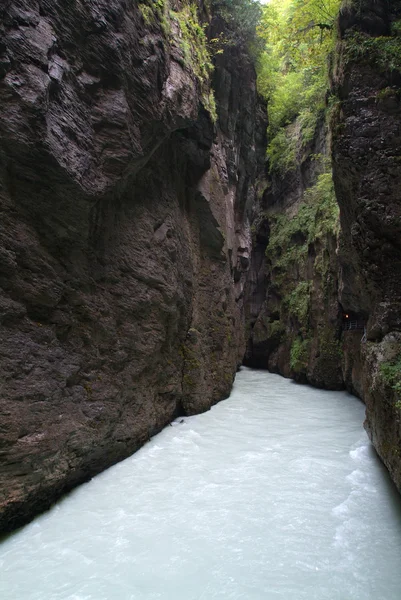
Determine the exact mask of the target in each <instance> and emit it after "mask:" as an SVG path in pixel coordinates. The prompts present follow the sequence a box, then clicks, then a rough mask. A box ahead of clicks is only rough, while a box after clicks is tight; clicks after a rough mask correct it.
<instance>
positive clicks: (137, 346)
mask: <svg viewBox="0 0 401 600" xmlns="http://www.w3.org/2000/svg"><path fill="white" fill-rule="evenodd" d="M174 8H176V9H177V10H178V9H179V8H180V5H179V3H177V5H176V6H175V7H174ZM201 8H202V7H200V9H201ZM0 23H1V25H0V113H1V114H0V140H1V143H0V207H1V214H2V218H1V224H0V330H1V332H0V357H1V358H0V381H1V400H0V402H1V417H0V435H1V438H0V459H1V465H2V466H1V471H0V530H1V531H7V530H10V529H13V528H14V527H16V526H18V525H20V524H22V523H24V522H26V521H27V520H29V519H30V518H31V517H32V516H34V515H35V514H36V513H37V512H39V511H41V510H43V509H45V508H47V507H48V506H50V504H51V503H52V502H53V501H54V500H55V499H57V498H58V497H59V496H60V495H61V494H62V493H63V492H65V491H67V490H68V489H70V488H72V487H73V486H74V485H76V484H78V483H80V482H82V481H84V480H86V479H88V478H90V477H91V476H93V475H94V474H95V473H97V472H99V471H100V470H102V469H104V468H105V467H107V466H108V465H111V464H113V463H114V462H116V461H117V460H119V459H121V458H124V457H126V456H128V455H129V454H130V453H132V452H133V451H134V450H135V449H137V448H138V447H139V446H140V445H142V444H143V443H145V442H146V441H147V440H148V439H149V437H150V436H152V435H153V434H154V433H156V432H157V431H159V430H160V429H161V428H162V427H164V426H165V425H166V424H167V423H168V422H170V421H171V420H172V419H173V418H174V417H176V416H177V415H179V414H193V413H195V412H200V411H203V410H207V409H208V408H209V407H210V406H211V405H212V404H213V403H215V402H217V401H219V400H221V399H222V398H224V397H226V396H227V395H228V394H229V392H230V389H231V385H232V381H233V378H234V374H235V371H236V368H237V366H238V364H239V363H240V362H241V360H242V355H243V352H244V350H245V335H244V327H243V322H244V319H243V287H244V279H245V273H246V271H247V269H248V266H249V261H248V257H249V253H250V231H249V223H248V213H249V211H250V210H251V207H252V203H253V200H254V182H255V178H256V176H257V173H258V169H259V168H260V164H261V162H262V161H263V153H264V147H265V142H264V133H261V132H264V131H265V129H266V125H265V123H264V120H263V119H264V117H263V111H262V110H258V109H257V103H258V99H257V94H256V91H255V73H254V68H253V66H252V64H251V61H250V59H249V57H248V55H247V54H246V52H245V51H244V50H243V49H242V48H232V49H230V50H229V51H227V52H225V53H224V55H221V56H218V58H217V64H216V70H215V73H214V75H213V77H214V85H215V88H216V102H217V114H218V120H217V123H216V124H214V123H213V119H212V118H211V115H210V113H209V112H208V111H207V110H206V108H205V106H204V95H203V91H202V90H201V88H200V85H199V79H198V78H197V77H196V74H195V73H194V70H193V68H192V66H191V65H190V64H185V62H184V61H183V60H182V52H181V51H180V47H179V44H178V42H175V41H174V39H173V37H172V36H171V35H169V34H168V33H166V31H165V30H164V29H163V27H162V25H161V23H160V21H158V20H154V21H153V22H150V23H147V24H146V23H145V19H144V17H143V14H142V13H141V11H140V10H139V7H138V5H137V3H132V4H131V3H130V4H129V5H128V4H127V3H126V2H124V0H113V1H108V2H103V1H102V0H91V1H90V2H74V3H67V4H66V3H65V2H61V1H59V2H58V1H56V2H53V1H52V2H50V1H47V0H42V1H41V2H31V1H29V2H28V0H18V1H7V2H5V3H3V5H2V7H1V8H0ZM173 26H174V27H176V26H177V24H174V23H173ZM222 82H224V84H223V83H222ZM255 115H257V117H256V118H255Z"/></svg>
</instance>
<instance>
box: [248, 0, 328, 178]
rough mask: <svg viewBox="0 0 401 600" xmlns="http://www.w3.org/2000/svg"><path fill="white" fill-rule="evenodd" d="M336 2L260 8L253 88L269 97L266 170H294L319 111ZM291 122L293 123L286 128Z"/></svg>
mask: <svg viewBox="0 0 401 600" xmlns="http://www.w3.org/2000/svg"><path fill="white" fill-rule="evenodd" d="M339 6H340V0H324V1H323V0H305V1H304V2H299V1H298V0H272V1H271V2H270V3H269V4H267V5H265V6H264V7H263V14H262V19H261V22H260V24H259V27H258V34H259V35H260V36H261V38H262V39H264V41H265V49H264V51H263V52H262V53H261V55H260V57H259V62H258V86H259V91H260V92H261V93H262V94H263V95H264V96H265V97H267V98H268V101H269V123H270V124H269V140H270V141H269V146H268V150H267V154H268V157H269V160H270V169H271V171H275V170H277V171H280V172H282V173H285V172H288V171H290V170H292V169H294V168H295V163H296V160H297V158H298V155H299V153H300V151H302V148H304V147H305V146H306V144H307V143H308V142H310V141H311V140H312V139H313V136H314V134H315V130H316V125H317V123H318V121H319V117H320V116H321V115H322V114H323V112H324V110H325V107H326V95H327V88H328V64H329V63H328V57H329V55H330V53H331V52H332V50H333V48H334V43H335V32H334V21H335V18H336V16H337V14H338V10H339ZM295 121H297V126H296V127H292V128H289V127H288V125H290V124H291V123H294V122H295Z"/></svg>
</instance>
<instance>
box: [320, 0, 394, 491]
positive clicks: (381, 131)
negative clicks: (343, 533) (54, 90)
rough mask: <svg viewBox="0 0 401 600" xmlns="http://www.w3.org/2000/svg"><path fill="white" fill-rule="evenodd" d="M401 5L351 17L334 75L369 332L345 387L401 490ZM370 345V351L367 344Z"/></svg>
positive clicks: (376, 5)
mask: <svg viewBox="0 0 401 600" xmlns="http://www.w3.org/2000/svg"><path fill="white" fill-rule="evenodd" d="M400 19H401V3H400V2H399V1H395V2H391V3H389V2H385V1H373V0H363V2H362V3H361V2H359V3H356V2H355V3H354V4H352V5H351V6H348V7H346V8H344V9H343V11H342V13H341V15H340V20H339V30H340V38H341V39H340V42H339V47H338V52H337V61H336V64H335V67H334V73H333V82H332V85H333V90H334V91H335V93H336V94H337V96H338V98H339V104H338V109H337V114H336V117H335V119H334V120H333V176H334V183H335V189H336V196H337V200H338V203H339V206H340V215H341V240H340V248H339V264H340V288H339V301H340V303H341V306H342V307H343V308H344V310H345V311H350V312H352V313H353V314H354V315H356V316H357V317H359V318H360V319H362V320H363V321H364V322H365V323H366V335H365V336H364V337H362V336H363V332H360V333H359V334H358V333H353V332H346V333H345V334H344V346H343V348H344V361H343V372H344V380H345V382H346V385H347V387H348V389H349V390H350V391H353V392H354V393H357V394H358V395H359V396H361V397H362V398H363V399H364V401H365V403H366V422H365V427H366V429H367V431H368V433H369V435H370V437H371V439H372V442H373V444H374V446H375V448H376V450H377V452H378V454H379V456H380V457H381V458H382V460H383V462H384V463H385V465H386V466H387V467H388V469H389V471H390V474H391V476H392V478H393V479H394V481H395V483H396V485H397V486H398V488H399V489H400V490H401V403H400V390H401V387H400V386H399V383H400V381H401V245H400V240H401V235H400V234H401V195H400V189H401V168H400V160H401V156H400V148H401V131H400V122H401V104H400V87H401V61H400V57H401V37H400V30H399V24H400V22H401V21H400ZM361 338H362V343H361Z"/></svg>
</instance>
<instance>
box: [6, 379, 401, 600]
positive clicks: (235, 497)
mask: <svg viewBox="0 0 401 600" xmlns="http://www.w3.org/2000/svg"><path fill="white" fill-rule="evenodd" d="M363 418H364V406H363V405H362V403H361V402H360V401H359V400H357V399H356V398H354V397H352V396H350V395H348V394H346V393H343V392H323V391H321V390H316V389H313V388H310V387H308V386H300V385H297V384H295V383H294V382H292V381H290V380H286V379H283V378H282V377H279V376H278V375H273V374H269V373H266V372H262V371H253V370H250V369H245V368H244V369H242V370H241V372H240V373H239V374H238V375H237V378H236V381H235V385H234V389H233V393H232V395H231V396H230V398H229V399H228V400H226V401H225V402H221V403H220V404H218V405H217V406H215V407H213V408H212V410H211V411H209V412H208V413H205V414H202V415H198V416H195V417H190V418H188V417H184V418H183V419H178V420H177V421H176V422H174V423H173V425H172V426H171V427H167V428H166V429H165V430H164V431H163V432H162V433H160V434H159V435H158V436H156V437H154V438H153V439H152V440H151V441H150V442H149V443H148V444H146V446H145V447H143V448H142V449H141V450H140V451H139V452H137V453H136V454H135V455H133V456H132V457H130V458H128V459H127V460H125V461H124V462H122V463H120V464H118V465H116V466H114V467H112V468H111V469H108V470H107V471H106V472H104V473H102V474H101V475H99V476H97V477H95V478H94V479H93V480H92V481H90V482H88V483H87V484H85V485H82V486H81V487H79V488H78V489H76V490H75V491H74V492H72V493H71V494H69V495H68V496H66V497H65V498H64V499H63V500H62V501H60V502H59V503H58V504H57V505H55V506H54V507H53V508H52V510H50V511H49V512H48V513H46V514H44V515H42V516H41V517H39V518H37V519H36V520H35V521H33V522H32V523H31V524H30V525H28V526H27V527H25V528H23V529H22V530H20V531H18V532H17V533H15V534H14V535H12V536H9V537H8V538H6V539H5V540H4V541H3V542H2V544H1V545H0V598H2V600H213V599H216V600H217V599H218V600H229V599H230V600H231V599H232V600H240V599H241V600H279V599H280V600H399V599H400V598H401V498H400V497H399V495H398V494H397V493H396V491H395V489H394V488H393V486H392V485H391V483H390V481H389V479H388V476H387V473H386V472H385V470H384V468H383V466H382V465H381V463H380V461H379V460H378V458H377V456H376V455H375V452H374V451H373V449H372V447H371V445H370V443H369V441H368V439H367V436H366V434H365V432H364V430H363V428H362V422H363ZM181 421H183V422H181Z"/></svg>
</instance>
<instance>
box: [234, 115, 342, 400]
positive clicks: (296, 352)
mask: <svg viewBox="0 0 401 600" xmlns="http://www.w3.org/2000/svg"><path fill="white" fill-rule="evenodd" d="M290 127H291V128H292V129H294V130H295V129H296V128H297V123H294V124H292V125H291V126H290ZM292 135H294V133H293V132H292ZM329 144H330V136H329V132H328V129H327V126H326V124H325V122H324V119H323V118H322V120H321V122H320V124H318V126H317V128H316V134H315V137H314V139H313V140H312V141H311V142H310V143H309V144H308V146H307V147H303V148H301V147H300V148H299V151H298V155H297V159H296V163H295V164H294V165H293V166H292V168H291V170H289V171H288V172H286V173H280V172H278V173H277V172H273V173H272V175H271V176H270V178H269V182H268V187H267V191H266V192H265V194H264V197H263V200H262V205H261V206H259V207H258V208H257V215H256V217H255V221H254V224H253V230H254V245H253V254H252V261H251V268H250V272H249V276H248V283H247V287H246V297H247V320H248V327H249V336H250V337H249V342H248V347H247V353H246V358H245V362H246V364H248V365H250V366H256V367H261V368H269V369H270V370H271V371H274V372H278V373H281V374H282V375H284V376H286V377H293V378H294V379H296V380H297V381H300V382H309V383H311V384H313V385H317V386H319V387H323V388H329V389H341V388H342V387H343V380H342V374H341V366H340V356H341V348H340V341H339V340H340V333H341V314H340V308H339V304H338V298H337V293H338V263H337V256H336V247H337V232H338V209H337V205H336V200H335V195H334V189H333V184H332V180H331V172H330V169H329V168H328V167H327V163H328V161H329V158H328V153H329Z"/></svg>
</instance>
